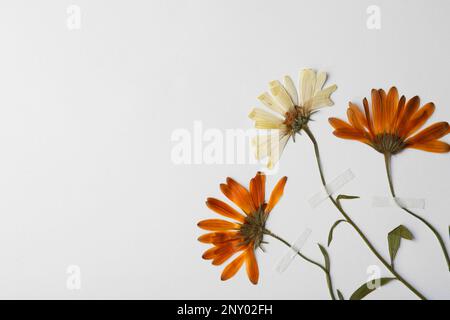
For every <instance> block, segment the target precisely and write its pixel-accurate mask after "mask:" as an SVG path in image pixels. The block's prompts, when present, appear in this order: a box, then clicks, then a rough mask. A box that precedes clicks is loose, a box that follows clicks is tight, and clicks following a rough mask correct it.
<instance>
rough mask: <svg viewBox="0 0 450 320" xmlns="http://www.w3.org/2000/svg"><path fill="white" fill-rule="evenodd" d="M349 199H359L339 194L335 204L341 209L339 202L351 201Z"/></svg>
mask: <svg viewBox="0 0 450 320" xmlns="http://www.w3.org/2000/svg"><path fill="white" fill-rule="evenodd" d="M351 199H359V197H358V196H349V195H346V194H340V195H338V196H337V198H336V202H337V204H338V205H339V207H341V208H342V205H341V200H351Z"/></svg>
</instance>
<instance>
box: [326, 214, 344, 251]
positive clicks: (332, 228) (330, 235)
mask: <svg viewBox="0 0 450 320" xmlns="http://www.w3.org/2000/svg"><path fill="white" fill-rule="evenodd" d="M341 222H347V221H346V220H343V219H341V220H338V221H336V222H335V223H334V224H333V225H332V226H331V229H330V232H329V233H328V244H327V246H328V247H329V246H330V243H331V241H332V240H333V231H334V228H336V227H337V225H338V224H339V223H341Z"/></svg>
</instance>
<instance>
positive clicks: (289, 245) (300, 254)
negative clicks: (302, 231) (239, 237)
mask: <svg viewBox="0 0 450 320" xmlns="http://www.w3.org/2000/svg"><path fill="white" fill-rule="evenodd" d="M264 233H265V234H267V235H269V236H271V237H273V238H275V239H277V240H279V241H281V242H283V243H284V244H285V245H286V246H288V247H289V248H291V247H292V246H291V244H290V243H289V242H287V241H286V240H284V239H283V238H281V237H280V236H278V235H276V234H275V233H272V232H271V231H269V230H267V229H266V230H265V232H264ZM296 251H297V254H298V255H299V256H300V257H301V258H302V259H303V260H305V261H308V262H309V263H312V264H314V265H315V266H317V267H319V268H320V269H322V271H323V272H325V276H326V279H327V286H328V291H329V293H330V296H331V299H333V300H336V297H335V295H334V292H333V283H332V282H331V275H330V270H327V268H325V267H324V266H322V265H321V264H320V263H318V262H316V261H314V260H312V259H310V258H308V257H307V256H305V255H304V254H302V253H301V252H300V251H298V250H296Z"/></svg>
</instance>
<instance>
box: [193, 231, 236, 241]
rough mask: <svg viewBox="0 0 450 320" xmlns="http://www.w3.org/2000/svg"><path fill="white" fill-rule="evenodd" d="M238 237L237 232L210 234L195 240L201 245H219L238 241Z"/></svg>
mask: <svg viewBox="0 0 450 320" xmlns="http://www.w3.org/2000/svg"><path fill="white" fill-rule="evenodd" d="M239 237H240V236H239V233H237V232H230V231H225V232H210V233H205V234H203V235H201V236H200V237H198V239H197V240H198V241H200V242H202V243H212V244H221V243H224V242H227V241H230V240H235V239H238V238H239Z"/></svg>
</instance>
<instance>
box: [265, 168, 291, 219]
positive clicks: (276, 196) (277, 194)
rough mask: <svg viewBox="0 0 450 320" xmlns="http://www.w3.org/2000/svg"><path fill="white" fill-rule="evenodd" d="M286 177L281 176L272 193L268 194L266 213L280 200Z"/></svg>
mask: <svg viewBox="0 0 450 320" xmlns="http://www.w3.org/2000/svg"><path fill="white" fill-rule="evenodd" d="M286 181H287V177H283V178H281V179H280V181H278V183H277V184H276V185H275V187H274V188H273V190H272V194H271V195H270V199H269V202H268V203H267V207H266V209H265V212H266V213H269V212H270V211H272V209H273V208H274V207H275V205H276V204H277V203H278V201H279V200H280V198H281V196H282V195H283V191H284V186H285V185H286Z"/></svg>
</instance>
